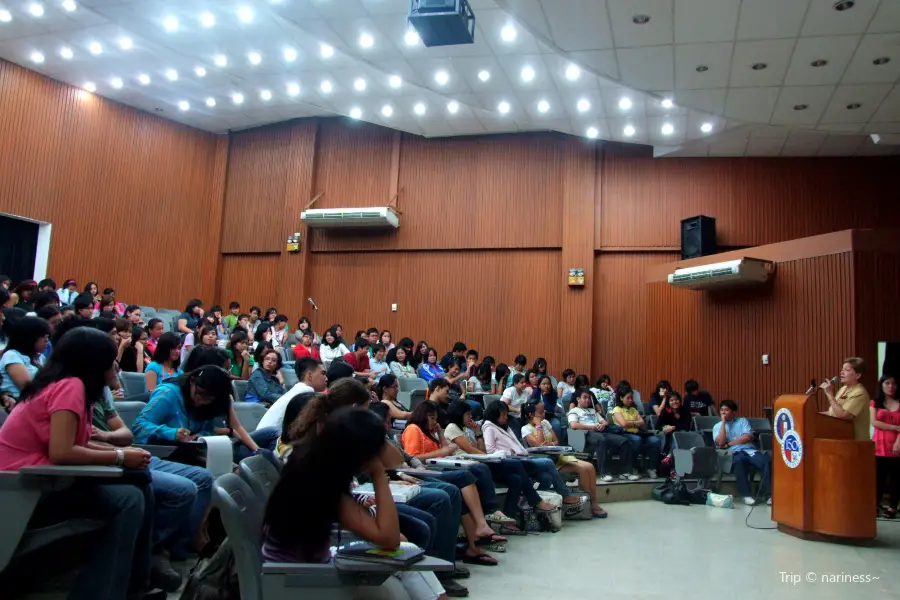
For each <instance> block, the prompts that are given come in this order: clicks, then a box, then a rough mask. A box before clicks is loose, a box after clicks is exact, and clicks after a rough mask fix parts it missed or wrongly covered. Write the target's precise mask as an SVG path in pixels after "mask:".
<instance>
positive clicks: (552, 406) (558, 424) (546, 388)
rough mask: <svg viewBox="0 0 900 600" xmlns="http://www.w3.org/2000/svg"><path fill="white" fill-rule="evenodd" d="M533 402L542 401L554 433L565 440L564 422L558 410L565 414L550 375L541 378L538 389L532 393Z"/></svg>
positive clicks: (559, 438)
mask: <svg viewBox="0 0 900 600" xmlns="http://www.w3.org/2000/svg"><path fill="white" fill-rule="evenodd" d="M531 399H532V400H540V401H541V403H542V404H543V405H544V412H545V413H546V419H547V421H548V422H549V423H550V425H551V427H553V433H554V434H555V435H556V439H558V440H564V439H565V438H564V437H563V432H562V431H563V430H562V420H561V419H560V416H559V415H558V414H557V408H558V409H559V411H560V413H562V412H563V410H562V406H561V405H560V404H559V398H558V397H557V395H556V389H555V388H554V387H553V381H552V380H551V379H550V376H549V375H543V376H541V378H540V383H539V384H538V387H537V388H536V389H535V390H534V391H533V392H532V393H531Z"/></svg>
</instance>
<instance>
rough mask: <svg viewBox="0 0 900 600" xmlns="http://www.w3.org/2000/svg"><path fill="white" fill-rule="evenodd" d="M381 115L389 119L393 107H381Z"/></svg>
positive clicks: (388, 105)
mask: <svg viewBox="0 0 900 600" xmlns="http://www.w3.org/2000/svg"><path fill="white" fill-rule="evenodd" d="M381 114H382V115H383V116H385V117H390V116H391V115H392V114H394V107H393V106H391V105H390V104H385V105H384V106H382V107H381Z"/></svg>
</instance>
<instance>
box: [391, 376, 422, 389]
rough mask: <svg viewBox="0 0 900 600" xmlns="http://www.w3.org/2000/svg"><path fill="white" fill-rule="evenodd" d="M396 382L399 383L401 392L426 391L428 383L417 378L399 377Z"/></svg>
mask: <svg viewBox="0 0 900 600" xmlns="http://www.w3.org/2000/svg"><path fill="white" fill-rule="evenodd" d="M397 381H399V382H400V391H401V392H414V391H416V390H427V389H428V382H427V381H425V380H424V379H421V378H419V377H400V378H398V379H397Z"/></svg>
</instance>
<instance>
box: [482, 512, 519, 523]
mask: <svg viewBox="0 0 900 600" xmlns="http://www.w3.org/2000/svg"><path fill="white" fill-rule="evenodd" d="M484 520H485V521H487V522H488V523H497V524H500V525H508V524H513V525H515V523H516V520H515V519H511V518H509V517H507V516H506V515H504V514H503V513H502V512H500V511H499V510H495V511H494V512H492V513H491V514H489V515H484Z"/></svg>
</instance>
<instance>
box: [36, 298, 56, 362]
mask: <svg viewBox="0 0 900 600" xmlns="http://www.w3.org/2000/svg"><path fill="white" fill-rule="evenodd" d="M34 316H36V317H38V318H39V319H43V320H45V321H47V325H49V326H50V335H51V336H52V335H53V330H54V329H55V328H56V326H57V325H58V324H59V322H60V321H62V311H60V310H59V307H57V306H54V305H52V304H48V305H47V306H42V307H41V308H40V309H39V310H38V311H37V313H35V315H34ZM52 351H53V344H52V343H51V342H49V341H48V342H47V347H46V348H44V358H45V359H46V358H50V353H51V352H52Z"/></svg>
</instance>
